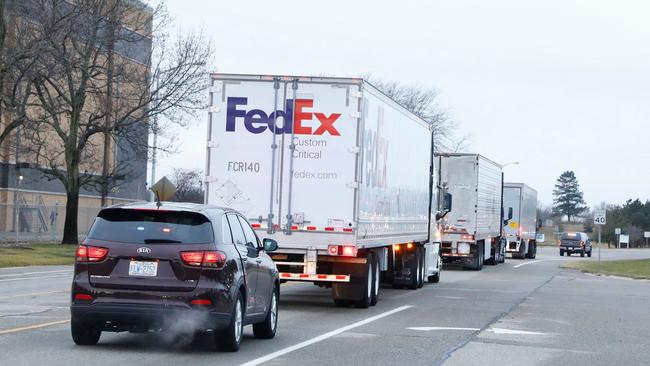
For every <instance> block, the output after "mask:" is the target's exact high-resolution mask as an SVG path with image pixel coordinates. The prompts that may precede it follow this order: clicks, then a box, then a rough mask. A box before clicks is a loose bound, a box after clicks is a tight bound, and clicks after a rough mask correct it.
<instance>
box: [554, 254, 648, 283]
mask: <svg viewBox="0 0 650 366" xmlns="http://www.w3.org/2000/svg"><path fill="white" fill-rule="evenodd" d="M562 268H570V269H577V270H579V271H582V272H588V273H596V274H604V275H611V276H622V277H630V278H636V279H650V259H628V260H620V261H601V262H600V264H598V262H597V261H575V262H573V261H572V262H567V263H563V264H562Z"/></svg>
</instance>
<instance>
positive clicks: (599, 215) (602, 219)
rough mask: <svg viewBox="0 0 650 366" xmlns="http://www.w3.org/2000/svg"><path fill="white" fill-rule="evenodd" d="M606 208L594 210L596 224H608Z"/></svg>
mask: <svg viewBox="0 0 650 366" xmlns="http://www.w3.org/2000/svg"><path fill="white" fill-rule="evenodd" d="M605 215H606V213H605V210H596V211H595V212H594V224H596V225H605V224H607V218H606V216H605Z"/></svg>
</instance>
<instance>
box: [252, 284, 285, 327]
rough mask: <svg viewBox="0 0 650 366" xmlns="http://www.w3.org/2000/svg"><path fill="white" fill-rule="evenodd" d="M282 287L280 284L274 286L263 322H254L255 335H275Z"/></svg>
mask: <svg viewBox="0 0 650 366" xmlns="http://www.w3.org/2000/svg"><path fill="white" fill-rule="evenodd" d="M279 292H280V289H279V288H278V285H274V286H273V294H272V295H271V301H270V302H269V311H268V313H267V314H266V318H265V319H264V321H263V322H261V323H257V324H253V335H254V336H255V338H258V339H271V338H273V337H275V331H276V329H277V328H278V303H279V296H278V294H279Z"/></svg>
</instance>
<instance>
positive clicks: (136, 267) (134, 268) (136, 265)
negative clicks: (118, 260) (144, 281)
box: [129, 261, 158, 277]
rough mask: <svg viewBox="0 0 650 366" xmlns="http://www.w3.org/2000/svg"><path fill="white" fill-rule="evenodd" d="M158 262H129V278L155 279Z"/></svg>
mask: <svg viewBox="0 0 650 366" xmlns="http://www.w3.org/2000/svg"><path fill="white" fill-rule="evenodd" d="M157 274H158V262H141V261H131V263H129V276H145V277H156V275H157Z"/></svg>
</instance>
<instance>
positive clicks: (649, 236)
mask: <svg viewBox="0 0 650 366" xmlns="http://www.w3.org/2000/svg"><path fill="white" fill-rule="evenodd" d="M643 237H644V238H645V246H646V247H647V246H648V238H650V231H645V232H643Z"/></svg>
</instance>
